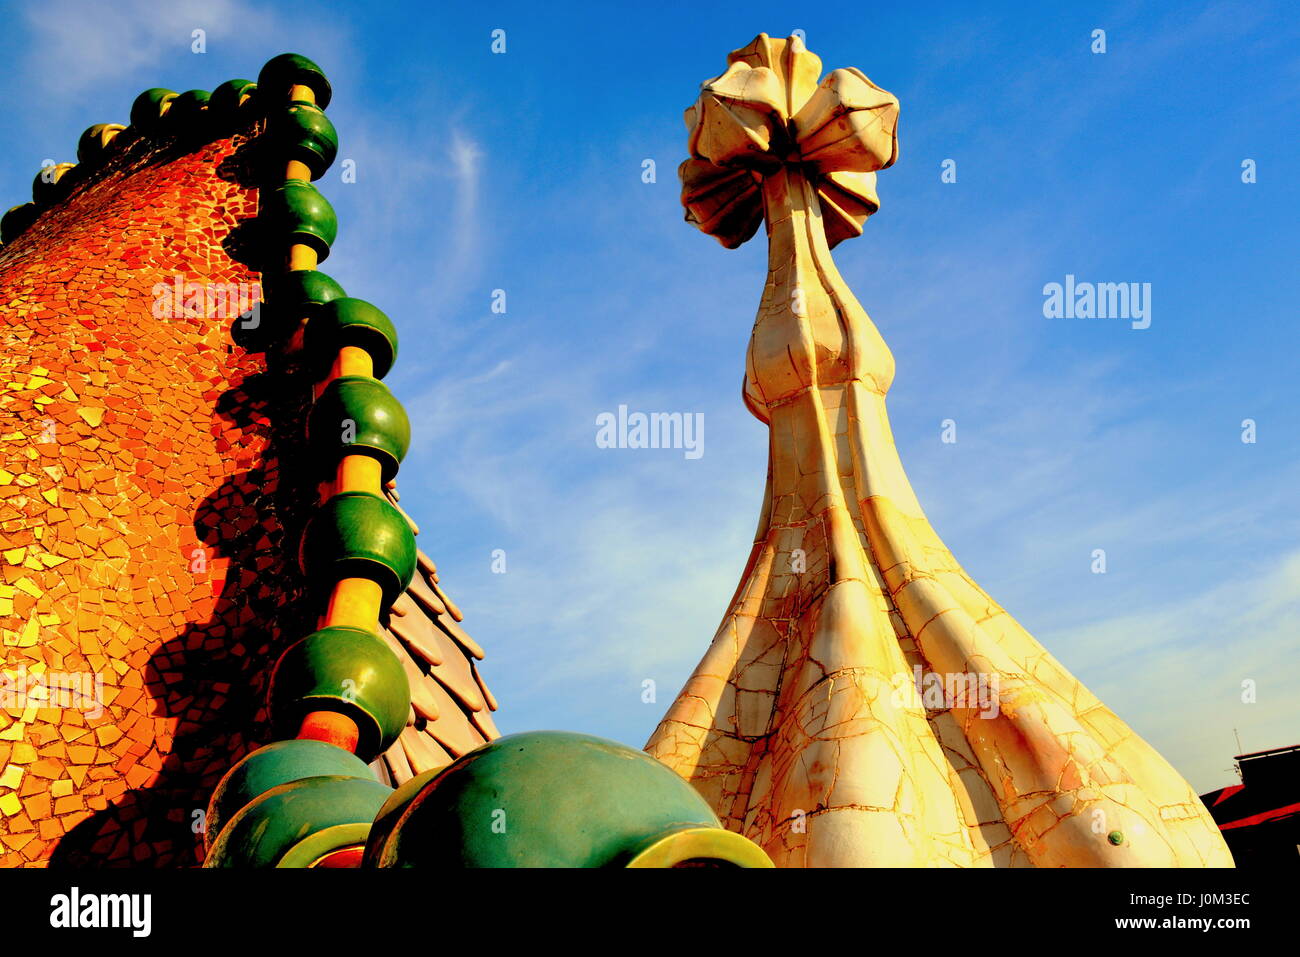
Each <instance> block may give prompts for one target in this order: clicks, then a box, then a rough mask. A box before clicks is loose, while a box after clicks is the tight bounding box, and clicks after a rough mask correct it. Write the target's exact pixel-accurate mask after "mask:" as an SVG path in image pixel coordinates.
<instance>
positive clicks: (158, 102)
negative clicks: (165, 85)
mask: <svg viewBox="0 0 1300 957" xmlns="http://www.w3.org/2000/svg"><path fill="white" fill-rule="evenodd" d="M178 95H179V94H177V93H176V91H175V90H164V89H162V88H161V87H155V88H154V89H152V90H145V91H144V92H143V93H141V94H140V95H139V96H137V97H136V98H135V102H134V103H132V104H131V125H132V126H134V127H135V128H136V129H137V130H139V131H140V132H141V133H144V134H146V135H151V134H154V133H157V132H159V131H160V130H161V129H162V127H163V107H164V105H165V104H167V103H170V102H171V101H172V100H174V99H176V97H177V96H178Z"/></svg>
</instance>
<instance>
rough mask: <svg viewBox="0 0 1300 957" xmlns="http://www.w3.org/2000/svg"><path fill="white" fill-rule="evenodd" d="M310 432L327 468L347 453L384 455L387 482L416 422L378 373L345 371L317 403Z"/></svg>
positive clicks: (394, 472) (404, 451)
mask: <svg viewBox="0 0 1300 957" xmlns="http://www.w3.org/2000/svg"><path fill="white" fill-rule="evenodd" d="M307 436H308V438H309V439H310V441H311V444H312V447H313V449H314V450H315V452H316V454H317V455H318V456H319V457H320V461H321V464H322V466H324V467H325V468H328V469H333V468H334V467H335V465H337V464H338V460H339V459H340V458H342V457H343V456H345V455H369V456H371V457H372V458H376V459H378V460H379V463H380V465H381V466H382V467H383V480H384V481H385V482H387V481H390V480H391V479H393V478H394V477H395V476H396V475H397V469H398V466H399V465H400V464H401V462H402V459H403V458H405V457H406V450H407V448H408V447H409V446H410V444H411V423H410V420H409V419H408V418H407V417H406V410H405V409H403V408H402V404H401V403H400V402H398V401H397V398H396V397H395V396H394V395H393V393H391V392H389V391H388V387H387V386H386V385H384V384H383V383H382V382H380V381H379V380H378V379H372V378H371V377H370V376H363V375H349V376H340V377H338V378H337V379H334V380H332V381H331V382H330V384H329V385H328V386H327V387H326V388H325V391H324V392H322V393H321V395H320V398H318V399H317V400H316V402H315V404H314V405H313V406H312V410H311V417H310V419H309V420H308V423H307Z"/></svg>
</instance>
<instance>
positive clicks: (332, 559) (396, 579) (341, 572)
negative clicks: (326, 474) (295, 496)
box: [298, 492, 415, 605]
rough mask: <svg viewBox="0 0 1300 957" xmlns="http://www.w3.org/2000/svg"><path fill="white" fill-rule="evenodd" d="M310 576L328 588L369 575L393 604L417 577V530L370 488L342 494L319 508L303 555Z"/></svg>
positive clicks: (301, 560)
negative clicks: (412, 529) (371, 491)
mask: <svg viewBox="0 0 1300 957" xmlns="http://www.w3.org/2000/svg"><path fill="white" fill-rule="evenodd" d="M298 559H299V563H300V565H301V566H302V570H303V573H304V574H305V575H306V576H307V580H308V581H309V582H311V583H313V584H314V585H315V586H316V587H317V588H328V587H331V586H333V584H334V583H335V582H337V581H339V580H341V579H344V578H367V579H369V580H370V581H373V582H375V583H377V584H378V585H379V586H380V588H382V589H383V593H384V601H386V602H387V603H388V604H390V605H391V604H392V603H393V602H394V601H396V600H397V598H398V596H399V595H401V594H402V592H404V591H405V590H406V586H407V585H409V584H411V579H412V577H414V575H415V533H414V532H412V531H411V526H410V524H409V523H408V522H407V520H406V517H405V516H404V515H402V513H401V512H399V511H398V510H397V509H396V508H394V507H393V506H392V504H391V503H390V502H389V501H388V500H387V499H385V498H382V497H381V496H379V495H374V494H372V493H370V492H340V493H339V494H338V495H335V496H333V497H332V498H331V499H330V500H329V501H327V502H326V503H325V504H324V505H322V506H321V507H320V508H319V509H317V511H316V513H315V514H314V515H313V516H312V517H311V519H310V521H309V522H308V524H307V528H306V530H305V531H304V533H303V536H302V544H301V546H300V549H299V553H298Z"/></svg>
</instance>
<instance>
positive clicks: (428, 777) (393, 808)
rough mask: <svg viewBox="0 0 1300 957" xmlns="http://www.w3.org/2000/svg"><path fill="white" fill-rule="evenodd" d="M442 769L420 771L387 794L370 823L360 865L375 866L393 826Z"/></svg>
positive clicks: (443, 768)
mask: <svg viewBox="0 0 1300 957" xmlns="http://www.w3.org/2000/svg"><path fill="white" fill-rule="evenodd" d="M444 770H445V766H444V767H441V768H432V769H431V770H428V771H422V772H420V773H419V774H417V775H416V776H415V777H413V778H410V779H409V780H407V781H406V783H405V784H399V785H398V786H397V790H395V791H394V792H393V793H392V794H390V795H389V796H388V800H387V801H385V802H384V806H383V807H381V808H380V809H379V813H378V814H376V815H375V820H374V823H373V824H371V825H370V835H369V837H368V838H367V840H366V852H365V857H364V858H363V860H362V862H361V866H362V867H375V866H377V865H378V858H379V854H380V851H382V849H383V848H384V847H385V846H386V845H387V844H388V837H389V835H390V834H392V833H393V828H395V827H396V826H397V822H398V821H400V820H401V819H402V815H403V814H405V813H406V809H407V808H408V807H410V806H411V802H412V801H414V800H415V799H416V798H417V797H419V795H420V792H421V791H423V790H424V786H425V785H426V784H428V783H429V782H430V781H432V780H433V779H434V778H436V777H437V776H438V775H439V774H441V773H442V772H443V771H444Z"/></svg>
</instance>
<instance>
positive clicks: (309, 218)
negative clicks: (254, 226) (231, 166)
mask: <svg viewBox="0 0 1300 957" xmlns="http://www.w3.org/2000/svg"><path fill="white" fill-rule="evenodd" d="M262 201H263V205H262V209H261V212H260V213H259V218H260V219H261V221H262V222H263V223H264V224H265V226H266V229H267V233H266V237H265V238H266V240H267V241H268V242H271V243H274V244H277V248H279V247H282V246H288V245H292V244H294V243H302V244H304V245H307V246H311V247H312V248H313V249H315V250H316V255H317V257H318V258H319V259H320V260H322V261H323V260H324V259H325V258H326V257H327V256H329V254H330V246H331V245H332V244H333V242H334V239H335V237H337V236H338V231H339V221H338V217H336V216H335V215H334V207H333V206H331V205H330V204H329V200H327V199H326V198H325V197H324V196H322V195H321V192H320V190H318V189H317V188H316V187H315V186H313V185H312V184H311V183H309V182H307V181H306V180H302V179H288V180H285V181H284V183H282V184H281V185H280V186H278V187H276V188H275V189H274V190H270V191H263V193H262Z"/></svg>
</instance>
